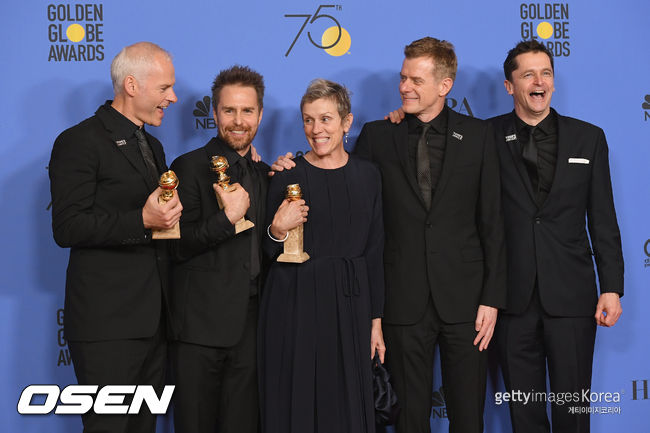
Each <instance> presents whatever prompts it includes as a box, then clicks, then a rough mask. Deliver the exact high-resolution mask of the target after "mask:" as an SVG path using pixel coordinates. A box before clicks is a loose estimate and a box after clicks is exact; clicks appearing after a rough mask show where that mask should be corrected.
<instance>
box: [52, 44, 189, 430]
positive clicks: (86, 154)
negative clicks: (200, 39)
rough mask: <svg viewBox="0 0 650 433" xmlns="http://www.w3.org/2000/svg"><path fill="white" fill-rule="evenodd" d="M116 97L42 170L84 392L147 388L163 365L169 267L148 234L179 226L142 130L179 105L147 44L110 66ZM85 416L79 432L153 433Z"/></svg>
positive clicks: (162, 246) (160, 60)
mask: <svg viewBox="0 0 650 433" xmlns="http://www.w3.org/2000/svg"><path fill="white" fill-rule="evenodd" d="M111 78H112V81H113V89H114V92H115V98H114V100H113V101H106V103H105V104H104V105H102V106H100V107H99V109H98V110H97V112H96V113H95V115H94V116H93V117H90V118H89V119H86V120H84V121H83V122H81V123H79V124H78V125H76V126H73V127H72V128H70V129H68V130H66V131H64V132H63V133H61V135H59V137H58V138H57V139H56V141H55V143H54V147H53V149H52V158H51V160H50V165H49V173H50V181H51V191H52V229H53V232H54V239H55V241H56V242H57V244H59V245H60V246H61V247H69V248H70V261H69V264H68V272H67V278H66V289H65V337H66V339H67V340H68V345H69V347H70V352H71V355H72V363H73V365H74V371H75V375H76V376H77V381H78V382H79V384H82V385H99V386H100V387H102V386H104V385H145V384H149V385H154V387H155V388H156V391H157V392H158V394H159V395H160V392H161V391H162V387H163V385H164V379H165V367H166V364H167V346H166V335H165V334H166V322H167V319H166V316H167V312H168V309H167V299H168V295H169V290H168V276H167V269H168V262H167V248H166V242H165V241H159V240H152V238H151V230H152V229H169V228H172V227H173V226H174V225H175V224H176V223H177V222H178V221H179V219H180V216H181V210H182V206H181V204H180V201H179V200H178V197H176V196H174V198H173V199H172V200H171V201H169V202H167V203H166V204H165V205H160V204H158V196H159V195H160V194H161V192H162V190H161V189H160V188H159V187H158V178H159V176H160V174H162V173H163V172H164V171H165V170H167V165H166V163H165V154H164V152H163V148H162V145H161V144H160V142H159V141H158V140H156V139H155V138H154V137H153V136H152V135H150V134H149V133H148V132H146V131H145V130H144V124H145V123H146V124H148V125H152V126H158V125H160V123H161V121H162V118H163V115H164V114H163V110H165V109H166V108H167V107H169V105H170V104H172V103H174V102H176V95H175V94H174V90H173V86H174V81H175V78H174V66H173V65H172V61H171V57H170V55H169V53H167V52H166V51H165V50H163V49H162V48H160V47H159V46H157V45H155V44H152V43H150V42H140V43H137V44H134V45H131V46H128V47H126V48H124V49H122V51H120V52H119V54H117V56H115V58H114V59H113V62H112V63H111ZM144 411H145V410H144V409H143V413H142V414H140V415H137V416H136V415H97V414H95V413H94V412H93V411H91V412H89V413H87V414H86V415H83V417H82V419H83V424H84V432H86V433H88V432H100V431H101V432H150V433H153V432H154V431H155V418H154V417H153V416H152V415H151V414H150V413H144Z"/></svg>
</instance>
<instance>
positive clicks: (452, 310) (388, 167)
mask: <svg viewBox="0 0 650 433" xmlns="http://www.w3.org/2000/svg"><path fill="white" fill-rule="evenodd" d="M404 54H405V57H406V58H405V59H404V63H403V65H402V71H401V73H400V84H399V91H400V95H401V98H402V104H403V105H402V109H403V111H404V112H406V113H407V116H406V121H405V122H402V123H401V124H399V125H394V124H392V123H390V122H389V121H386V120H383V121H381V120H380V121H376V122H370V123H367V124H366V125H364V127H363V129H362V131H361V134H360V135H359V139H358V140H357V145H356V149H355V152H356V153H358V154H359V155H361V156H364V157H367V158H369V159H370V160H372V161H374V162H375V163H376V164H377V165H378V166H379V168H380V170H381V174H382V183H383V200H384V226H385V230H386V245H385V249H384V262H385V280H386V304H385V310H384V320H383V323H384V336H385V338H386V346H387V352H386V363H387V365H388V368H389V370H390V372H391V374H392V375H393V380H394V385H395V388H396V391H397V395H398V397H399V400H400V406H401V407H402V410H401V414H400V416H399V418H398V421H397V431H398V432H399V433H422V432H429V431H430V424H429V417H430V413H431V397H432V381H433V380H432V379H433V378H432V370H433V354H434V345H435V344H436V343H438V344H439V346H440V356H441V367H442V379H443V386H444V389H445V399H446V403H447V414H448V417H449V423H450V425H449V430H450V431H451V432H462V433H470V432H481V431H483V407H484V402H485V384H486V368H487V360H486V352H485V351H484V349H486V348H487V347H488V343H489V342H490V339H491V337H492V334H493V330H494V325H495V322H496V318H497V309H498V308H501V307H504V306H505V299H506V294H505V249H504V233H503V217H502V214H501V194H500V185H499V171H498V157H497V155H496V149H495V143H494V135H493V131H492V128H491V127H490V126H489V125H488V124H487V123H486V122H483V121H481V120H478V119H474V118H471V117H467V116H463V115H461V114H458V113H456V112H454V111H452V110H450V109H449V108H448V107H447V106H446V104H445V97H446V95H447V94H448V93H449V91H450V90H451V88H452V86H453V82H454V79H455V76H456V67H457V60H456V55H455V53H454V50H453V46H452V45H451V44H450V43H449V42H446V41H440V40H437V39H434V38H430V37H426V38H423V39H420V40H417V41H414V42H413V43H411V44H410V45H408V46H407V47H406V48H405V50H404Z"/></svg>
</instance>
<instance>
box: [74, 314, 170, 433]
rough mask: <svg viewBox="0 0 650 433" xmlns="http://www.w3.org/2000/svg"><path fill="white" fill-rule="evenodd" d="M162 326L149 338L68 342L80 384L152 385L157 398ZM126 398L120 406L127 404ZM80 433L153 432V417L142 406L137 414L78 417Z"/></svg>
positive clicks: (164, 350) (163, 344)
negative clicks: (80, 425)
mask: <svg viewBox="0 0 650 433" xmlns="http://www.w3.org/2000/svg"><path fill="white" fill-rule="evenodd" d="M164 329H165V328H164V325H163V324H162V323H161V325H160V326H159V328H158V330H157V332H156V334H155V335H154V336H152V337H149V338H137V339H128V340H109V341H90V342H88V341H68V346H69V348H70V353H71V355H72V363H73V365H74V372H75V375H76V376H77V382H78V383H79V384H80V385H99V387H100V388H101V387H103V386H105V385H153V387H154V389H155V390H156V394H157V395H158V396H160V395H161V393H162V390H163V387H164V384H165V369H166V365H167V343H166V340H165V331H164ZM131 397H132V396H128V395H127V397H126V399H125V400H124V404H125V405H128V404H130V402H131ZM81 419H82V421H83V426H84V430H83V431H84V433H118V432H120V433H154V432H155V430H156V417H155V415H152V414H151V412H149V410H148V407H147V405H146V404H143V405H142V408H141V411H140V414H138V415H97V414H95V413H94V411H92V410H91V411H90V412H88V413H87V414H85V415H82V416H81Z"/></svg>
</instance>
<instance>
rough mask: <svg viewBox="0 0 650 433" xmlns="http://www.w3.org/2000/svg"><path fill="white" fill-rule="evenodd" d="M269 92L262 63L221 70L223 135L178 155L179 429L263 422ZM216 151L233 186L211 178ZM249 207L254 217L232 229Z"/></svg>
mask: <svg viewBox="0 0 650 433" xmlns="http://www.w3.org/2000/svg"><path fill="white" fill-rule="evenodd" d="M263 98H264V80H263V78H262V76H261V75H260V74H258V73H257V72H255V71H253V70H251V69H249V68H248V67H242V66H233V67H231V68H229V69H226V70H224V71H221V72H220V73H219V75H218V76H217V77H216V79H215V80H214V84H213V86H212V104H213V109H214V113H213V115H214V119H215V121H216V123H217V127H218V135H217V137H214V138H212V139H211V140H210V141H209V142H208V143H207V144H206V145H205V146H204V147H201V148H199V149H196V150H194V151H192V152H189V153H186V154H185V155H182V156H180V157H179V158H178V159H176V160H175V161H174V162H173V164H172V169H173V170H174V171H175V172H176V173H177V175H178V177H179V179H182V181H181V183H180V185H179V190H178V192H179V196H180V198H181V200H183V203H184V207H185V210H184V213H183V218H182V219H181V239H180V241H179V242H178V244H177V245H176V247H177V248H176V251H175V256H176V259H177V263H176V266H175V267H174V277H173V281H174V291H173V296H172V299H173V306H172V312H173V318H174V322H175V323H176V325H177V327H176V329H177V331H178V333H177V335H176V341H175V342H174V343H173V346H172V352H171V353H172V355H171V356H172V363H173V366H174V372H175V383H176V397H175V415H174V416H175V427H176V431H178V432H193V433H197V432H206V433H208V432H209V433H214V432H215V431H217V427H218V431H219V432H220V433H249V432H250V433H254V432H257V429H258V410H259V409H258V396H257V393H258V391H257V390H258V388H257V363H256V334H257V311H258V294H259V292H260V288H261V284H262V282H263V269H262V265H261V262H262V256H261V249H260V243H261V235H262V234H264V233H265V231H264V230H265V229H264V227H262V225H263V224H264V210H265V209H264V208H265V203H266V191H267V175H266V173H267V172H268V169H269V167H268V165H266V164H264V163H261V162H254V161H253V160H252V159H251V143H252V141H253V138H254V137H255V134H256V133H257V128H258V126H259V124H260V122H261V120H262V111H263ZM212 156H223V157H226V158H227V160H228V164H229V166H230V168H229V169H228V170H227V173H228V175H229V176H230V178H231V182H232V183H231V187H230V188H228V190H227V191H224V190H223V188H222V187H221V186H219V185H217V184H216V183H215V182H216V181H217V175H216V174H215V173H214V172H212V171H211V169H210V161H211V157H212ZM215 193H216V194H218V196H219V197H220V199H221V201H222V202H223V204H224V207H223V209H220V208H219V204H218V201H217V195H216V194H215ZM244 216H245V217H246V219H247V220H249V221H252V222H253V223H254V224H255V226H254V227H253V228H251V229H248V230H245V231H242V232H239V233H236V229H235V223H236V222H237V221H238V220H240V219H241V218H242V217H244Z"/></svg>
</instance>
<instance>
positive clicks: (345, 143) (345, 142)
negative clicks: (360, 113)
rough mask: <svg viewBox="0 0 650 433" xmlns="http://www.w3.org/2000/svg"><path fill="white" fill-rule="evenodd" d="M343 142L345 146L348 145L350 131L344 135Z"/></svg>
mask: <svg viewBox="0 0 650 433" xmlns="http://www.w3.org/2000/svg"><path fill="white" fill-rule="evenodd" d="M343 144H344V145H345V146H347V145H348V133H347V132H346V133H345V137H343Z"/></svg>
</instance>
